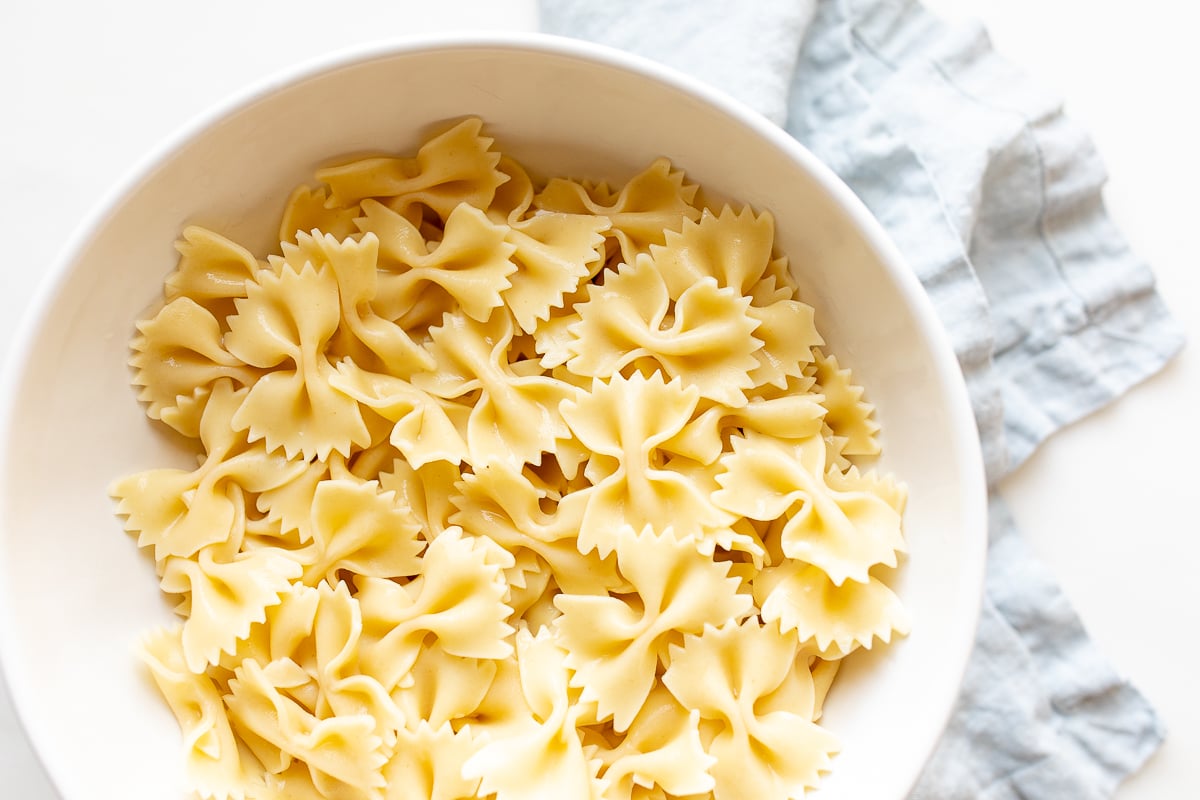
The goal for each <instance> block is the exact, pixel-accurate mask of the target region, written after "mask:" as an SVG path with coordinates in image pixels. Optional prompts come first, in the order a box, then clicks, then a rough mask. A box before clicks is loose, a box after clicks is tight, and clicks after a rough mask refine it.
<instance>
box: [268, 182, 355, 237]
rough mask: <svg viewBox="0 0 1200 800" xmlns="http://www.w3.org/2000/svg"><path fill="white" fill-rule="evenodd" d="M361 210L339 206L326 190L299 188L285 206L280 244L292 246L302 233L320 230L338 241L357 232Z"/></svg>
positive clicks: (322, 188) (290, 196)
mask: <svg viewBox="0 0 1200 800" xmlns="http://www.w3.org/2000/svg"><path fill="white" fill-rule="evenodd" d="M357 213H358V207H357V206H352V207H347V206H338V205H337V204H336V203H333V202H332V201H331V200H330V197H329V192H328V191H327V190H326V189H325V188H324V187H317V188H313V187H311V186H297V187H296V188H295V189H293V190H292V193H291V194H290V195H288V199H287V201H286V202H285V203H284V207H283V214H282V215H281V218H280V221H279V241H280V242H281V243H284V244H290V243H293V242H295V241H296V239H297V236H298V235H299V234H304V233H308V232H309V231H314V230H319V231H322V232H324V233H327V234H329V235H331V236H333V237H334V238H336V239H345V238H347V237H349V236H351V235H352V234H354V233H356V232H357V229H356V228H355V227H354V217H355V216H356V215H357Z"/></svg>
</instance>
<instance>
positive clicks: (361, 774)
mask: <svg viewBox="0 0 1200 800" xmlns="http://www.w3.org/2000/svg"><path fill="white" fill-rule="evenodd" d="M234 675H235V677H234V678H233V680H231V681H230V682H229V694H228V695H226V696H225V705H226V706H227V707H228V709H229V713H230V716H231V717H232V718H233V719H234V720H236V722H237V724H238V725H240V726H241V727H243V728H245V729H246V730H247V731H249V732H251V733H252V734H254V735H255V736H257V737H259V738H260V739H262V740H264V741H266V742H269V743H270V744H271V745H273V746H274V747H276V748H278V749H279V750H280V751H281V752H283V753H286V754H287V755H288V756H290V757H291V758H293V759H295V760H297V761H299V762H302V763H303V764H304V766H305V767H306V768H307V769H308V772H309V776H310V778H311V780H312V783H313V785H314V786H316V788H317V790H318V791H319V792H321V793H322V794H323V795H324V796H326V797H328V796H330V793H331V792H338V791H343V792H344V791H355V792H358V793H359V796H361V797H366V798H379V797H380V796H381V792H380V790H381V789H382V787H383V786H384V784H385V781H384V777H383V766H384V765H385V764H386V763H387V760H388V755H387V752H386V750H385V749H384V747H383V742H382V740H381V739H380V738H379V736H378V735H376V733H375V728H376V721H375V719H374V718H372V717H371V716H370V715H369V714H353V715H344V716H336V717H329V718H326V719H319V718H317V717H316V716H314V715H313V714H311V713H309V712H308V711H307V710H305V709H304V708H302V707H301V706H300V705H298V704H297V703H296V702H295V701H294V700H292V699H290V698H289V697H287V696H286V695H285V694H284V693H283V692H281V691H280V689H279V687H277V686H275V685H274V684H273V683H272V682H271V681H270V679H269V675H268V673H267V671H266V669H264V667H262V666H260V665H259V664H257V663H256V662H254V661H252V660H247V661H245V662H243V663H242V664H241V666H239V667H238V668H237V669H236V670H234Z"/></svg>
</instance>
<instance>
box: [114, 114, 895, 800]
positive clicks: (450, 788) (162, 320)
mask: <svg viewBox="0 0 1200 800" xmlns="http://www.w3.org/2000/svg"><path fill="white" fill-rule="evenodd" d="M493 145H494V142H493V141H492V139H491V138H489V137H487V136H484V135H483V129H482V123H481V122H480V121H479V120H476V119H468V120H464V121H462V122H460V123H458V124H456V125H453V126H451V127H450V128H448V129H447V130H445V131H444V132H441V133H439V134H438V135H435V136H433V137H431V138H430V139H429V140H428V141H427V142H426V143H425V144H424V145H422V146H421V147H420V148H419V150H418V151H417V153H416V154H415V155H414V156H412V157H403V156H392V155H388V156H380V157H375V158H366V159H358V160H355V161H351V162H349V163H345V164H341V165H338V166H334V167H329V168H326V169H322V170H320V171H318V172H317V175H316V178H317V181H318V182H319V183H320V185H318V186H301V187H299V188H297V189H296V190H295V191H294V192H292V193H291V195H290V196H289V197H288V198H287V199H286V201H284V202H283V212H282V221H281V223H280V228H279V240H280V244H279V248H278V249H277V250H276V251H275V252H273V253H268V254H255V253H252V252H250V251H248V250H246V249H245V248H244V247H242V246H241V245H239V244H238V243H236V242H233V241H231V240H229V239H227V238H226V237H224V236H222V235H220V234H219V233H217V232H213V231H209V230H206V229H203V228H198V227H187V228H185V229H184V230H183V232H182V238H181V240H180V242H179V244H178V245H177V248H178V250H179V254H180V259H179V262H178V265H177V267H176V269H175V270H174V271H173V272H171V273H170V274H169V276H168V277H167V279H166V281H165V286H164V302H163V305H162V307H161V308H160V309H159V310H158V311H157V312H156V313H154V314H152V315H151V316H150V317H149V318H148V319H146V320H144V321H142V322H139V323H138V329H137V334H136V336H135V337H134V340H133V342H132V351H133V353H132V356H131V359H130V362H131V365H132V366H133V368H134V379H133V382H134V384H135V386H137V387H138V397H139V398H140V399H141V400H142V401H143V402H144V403H145V404H146V411H147V414H148V415H149V416H150V417H151V418H152V419H155V420H161V421H162V422H163V423H164V424H167V425H169V426H170V427H172V428H174V429H175V430H176V431H177V432H178V433H180V434H182V435H183V436H185V437H189V438H191V439H193V440H194V441H195V444H196V445H197V448H198V450H199V452H200V457H199V460H198V462H197V465H196V467H195V468H194V469H149V470H146V471H143V472H139V473H137V474H134V475H131V476H128V477H125V478H121V479H119V480H117V481H116V482H115V483H114V484H113V486H112V489H111V493H112V494H113V496H114V497H115V498H116V499H117V500H118V505H117V512H118V513H119V514H120V515H122V516H123V517H125V527H126V529H127V530H128V531H129V532H130V533H133V534H136V535H137V543H138V545H139V546H141V547H145V548H153V551H152V552H153V556H154V562H155V567H156V571H157V573H158V575H159V578H160V580H161V586H162V589H163V590H164V591H165V592H167V593H168V594H171V595H173V596H175V597H176V598H177V599H178V606H177V612H178V614H179V615H180V617H181V621H180V622H179V623H178V624H177V625H176V626H174V627H172V628H168V629H164V630H159V631H156V632H154V633H152V634H150V635H149V636H148V637H147V638H146V640H145V642H144V643H143V646H142V657H143V660H144V661H145V662H146V663H147V664H148V666H149V668H150V671H151V674H152V676H153V678H154V680H155V682H156V683H157V685H158V687H159V689H160V690H161V691H162V694H163V695H164V697H165V698H166V700H167V703H168V704H169V705H170V707H171V708H172V710H173V711H174V712H175V714H176V716H177V717H178V719H179V724H180V729H181V732H182V734H183V737H184V759H183V763H184V768H185V770H186V774H187V779H188V781H189V782H190V785H191V786H192V788H193V789H194V791H195V794H196V795H197V796H199V797H201V798H204V800H209V798H211V799H212V800H226V799H230V798H232V799H236V800H247V799H248V800H400V798H405V800H407V798H412V797H421V798H431V800H461V799H462V798H480V800H525V798H529V800H535V799H536V800H543V799H544V798H548V797H556V798H557V797H561V798H571V799H572V800H576V799H578V800H671V799H672V798H682V799H684V800H690V799H696V800H698V799H699V798H714V797H715V798H717V800H733V798H740V797H755V798H763V799H764V800H789V799H790V798H800V797H803V796H804V794H805V792H806V791H807V790H808V789H810V788H812V787H814V786H816V785H817V783H818V782H819V779H820V776H821V774H822V773H823V772H825V771H826V770H828V769H829V768H830V766H831V763H832V757H833V756H834V754H835V753H836V752H837V750H838V744H837V741H836V738H835V737H834V735H833V734H832V733H831V732H829V731H826V730H825V729H824V728H822V727H821V726H819V725H818V724H817V721H818V720H819V719H820V717H821V712H822V706H823V703H824V700H825V697H826V694H827V693H828V691H829V690H830V686H831V684H832V683H833V681H834V677H835V676H836V674H837V671H838V667H839V665H840V664H841V661H842V659H843V658H845V657H846V656H847V655H849V654H850V653H852V652H853V651H855V650H857V649H860V648H870V647H872V646H873V645H874V643H875V642H876V641H877V640H878V641H881V642H885V643H886V642H889V641H890V640H891V639H892V637H893V636H894V635H903V634H905V633H907V632H908V630H909V626H910V622H909V619H908V616H907V613H906V611H905V609H904V608H903V606H902V605H901V603H900V600H899V598H898V597H897V595H896V594H895V593H894V592H893V591H892V589H890V588H889V587H888V586H887V584H886V581H887V580H888V579H889V577H888V576H889V575H890V574H891V573H890V570H891V569H892V568H894V567H897V566H898V565H899V559H900V555H901V554H902V553H904V552H905V545H904V537H903V531H902V516H903V512H904V507H905V503H906V499H907V496H906V492H905V489H904V487H903V485H902V484H900V483H898V482H897V481H896V480H894V479H893V478H892V477H891V476H889V475H885V474H880V473H877V472H876V471H875V470H873V469H871V468H870V464H869V463H867V462H866V461H864V459H866V458H873V457H874V456H876V455H877V454H878V453H879V452H880V444H881V442H880V436H879V426H878V425H877V423H876V422H875V420H874V418H873V408H872V406H871V405H870V404H869V403H867V402H866V401H865V400H864V399H863V390H862V388H861V387H859V386H857V385H856V384H855V383H854V381H853V379H852V376H851V374H850V372H849V371H848V370H847V369H845V368H844V367H843V366H842V365H841V364H839V362H838V361H837V359H836V358H835V357H834V356H833V355H831V354H830V353H828V352H827V351H826V349H825V342H824V340H823V339H822V338H821V336H820V334H819V333H818V331H817V328H816V325H815V323H814V310H813V308H812V307H811V306H809V305H807V304H806V303H805V302H803V299H802V298H801V297H800V295H799V292H798V290H797V288H796V286H795V284H794V282H793V280H792V278H791V273H790V272H789V269H788V265H787V260H786V258H785V257H784V256H783V255H782V254H780V253H778V252H777V251H776V248H775V227H774V226H775V223H774V220H773V219H772V217H771V216H770V215H769V214H767V213H756V212H755V211H753V210H752V209H750V208H741V209H740V210H739V209H735V208H733V207H730V206H725V207H722V208H708V207H705V206H704V205H703V204H702V203H701V202H699V201H698V197H699V193H698V187H697V186H695V185H693V184H689V183H688V182H687V181H686V180H685V178H684V175H683V173H682V171H679V170H677V169H675V168H674V167H673V166H672V165H671V163H670V162H669V161H667V160H666V159H659V160H656V161H654V162H653V163H651V164H650V165H649V166H647V168H646V169H644V170H642V171H641V172H640V173H638V174H636V175H634V176H632V177H631V178H629V180H628V181H626V182H625V183H623V184H621V185H613V186H610V185H608V184H603V183H592V182H588V181H586V180H577V179H571V178H552V179H550V180H549V181H548V182H546V183H544V184H538V183H535V181H534V180H533V179H532V178H531V177H530V175H529V173H528V172H526V170H525V168H524V167H523V166H522V165H521V164H519V163H517V162H516V161H514V160H513V159H512V158H509V157H506V156H503V155H501V154H500V153H499V152H498V151H497V150H496V149H494V147H493ZM885 570H886V571H885Z"/></svg>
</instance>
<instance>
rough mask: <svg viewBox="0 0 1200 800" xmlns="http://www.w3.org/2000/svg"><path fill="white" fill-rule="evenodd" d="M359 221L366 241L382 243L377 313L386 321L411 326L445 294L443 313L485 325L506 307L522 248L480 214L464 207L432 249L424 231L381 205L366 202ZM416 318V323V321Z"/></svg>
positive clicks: (441, 301) (441, 304)
mask: <svg viewBox="0 0 1200 800" xmlns="http://www.w3.org/2000/svg"><path fill="white" fill-rule="evenodd" d="M362 210H363V216H362V217H360V218H358V219H357V220H355V224H356V225H357V226H358V228H359V230H361V231H362V232H363V233H364V235H374V236H376V237H377V238H378V239H379V253H380V267H381V269H382V272H381V273H380V275H379V285H380V291H379V295H378V298H377V300H376V304H375V305H376V308H377V310H378V312H379V313H380V314H381V315H383V316H384V317H386V318H387V319H394V320H399V321H401V323H402V324H405V325H412V324H413V323H414V322H418V323H419V322H420V321H421V319H422V318H423V317H424V316H425V314H421V313H417V314H414V313H413V312H414V309H418V310H419V309H420V308H421V307H422V306H421V304H425V305H428V304H429V300H430V297H431V296H432V295H433V294H435V293H440V294H441V295H442V296H443V297H444V299H441V298H435V299H438V301H439V304H438V305H437V306H436V307H437V308H439V309H445V310H452V309H454V308H455V307H456V306H455V305H450V303H453V304H457V307H460V308H461V309H462V310H463V313H465V314H466V315H467V316H469V317H471V319H474V320H477V321H479V322H483V321H486V320H487V318H488V316H490V315H491V313H492V309H494V308H499V307H500V306H501V305H502V304H503V303H504V301H503V299H502V298H501V294H502V293H503V292H504V291H506V290H507V289H509V287H511V286H512V283H511V281H510V280H509V276H510V275H512V274H513V273H514V272H516V270H517V265H516V264H514V263H513V261H512V255H513V254H514V253H515V252H516V249H517V246H516V245H514V244H510V243H509V242H508V241H507V239H508V237H509V235H510V233H511V231H510V229H509V227H508V226H507V225H496V224H495V223H493V222H492V221H491V220H489V219H488V218H487V215H486V214H484V213H483V212H482V211H480V210H479V209H477V208H473V207H471V206H469V205H462V206H459V207H457V208H455V209H454V210H453V211H451V212H450V214H449V216H448V218H447V219H446V227H445V230H444V231H443V232H442V239H441V241H439V242H437V243H436V246H435V247H432V248H431V247H429V244H428V243H427V242H426V241H425V238H424V236H423V235H422V234H421V232H420V230H418V229H417V227H416V226H415V225H413V223H412V222H410V221H409V220H407V219H405V218H404V216H403V215H401V214H399V213H397V212H395V211H393V210H392V209H390V208H388V207H387V206H385V205H383V204H382V203H379V202H376V201H374V200H367V201H365V202H364V203H363V205H362ZM414 317H415V319H414Z"/></svg>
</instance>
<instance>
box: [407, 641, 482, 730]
mask: <svg viewBox="0 0 1200 800" xmlns="http://www.w3.org/2000/svg"><path fill="white" fill-rule="evenodd" d="M497 669H498V667H497V661H495V660H492V659H486V658H464V657H462V656H452V655H450V654H449V653H447V652H446V651H445V650H443V649H442V648H440V647H438V646H436V645H433V646H430V647H425V648H423V649H422V650H421V652H420V653H419V654H418V655H417V660H416V661H414V662H413V665H412V668H411V669H410V670H409V676H410V677H411V678H412V681H411V683H408V682H407V681H406V682H405V684H404V685H402V686H398V687H397V688H395V689H393V690H392V694H391V696H392V699H393V700H395V701H396V704H397V705H398V706H399V707H400V710H401V712H402V713H403V714H404V718H405V719H406V720H407V721H408V723H407V724H408V727H409V728H410V729H412V730H416V729H418V728H419V727H420V725H421V724H428V725H429V726H430V727H431V728H435V729H436V728H441V727H442V726H444V725H446V724H447V723H451V722H453V723H455V724H456V725H458V724H460V723H461V722H462V721H464V720H467V719H468V718H470V717H471V715H473V714H474V713H475V712H476V711H477V710H478V709H479V706H480V704H481V703H483V699H484V697H486V696H487V693H488V690H489V689H491V687H492V682H493V681H494V680H495V678H496V671H497ZM401 738H403V736H402V737H401ZM401 747H403V745H401Z"/></svg>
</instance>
